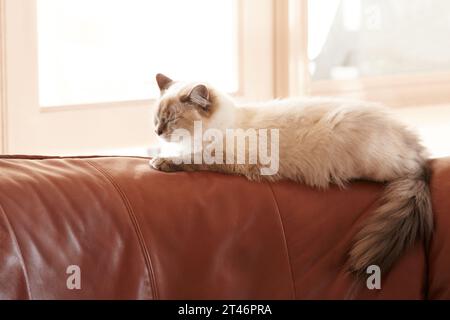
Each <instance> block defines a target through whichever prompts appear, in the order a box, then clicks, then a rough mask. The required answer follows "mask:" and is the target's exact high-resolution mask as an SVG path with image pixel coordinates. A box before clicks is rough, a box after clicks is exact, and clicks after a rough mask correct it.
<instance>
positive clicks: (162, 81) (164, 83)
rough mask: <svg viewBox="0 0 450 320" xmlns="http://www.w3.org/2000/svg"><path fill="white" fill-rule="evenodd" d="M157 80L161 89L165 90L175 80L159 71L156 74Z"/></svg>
mask: <svg viewBox="0 0 450 320" xmlns="http://www.w3.org/2000/svg"><path fill="white" fill-rule="evenodd" d="M156 82H157V83H158V87H159V90H161V91H164V90H166V89H167V88H168V87H169V86H170V84H171V83H172V82H173V80H172V79H170V78H169V77H168V76H165V75H163V74H162V73H158V74H157V75H156Z"/></svg>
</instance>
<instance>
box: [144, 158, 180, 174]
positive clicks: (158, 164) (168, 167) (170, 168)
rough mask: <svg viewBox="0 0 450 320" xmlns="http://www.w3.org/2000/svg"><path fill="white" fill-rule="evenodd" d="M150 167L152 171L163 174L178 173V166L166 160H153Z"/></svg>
mask: <svg viewBox="0 0 450 320" xmlns="http://www.w3.org/2000/svg"><path fill="white" fill-rule="evenodd" d="M149 163H150V167H152V168H153V169H156V170H159V171H164V172H175V171H180V168H179V166H177V165H176V164H175V163H173V161H172V160H170V159H167V158H153V159H151V160H150V162H149Z"/></svg>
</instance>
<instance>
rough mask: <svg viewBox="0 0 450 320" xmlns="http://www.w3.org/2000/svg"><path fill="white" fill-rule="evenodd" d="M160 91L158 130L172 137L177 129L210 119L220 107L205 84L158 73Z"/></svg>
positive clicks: (164, 135)
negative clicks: (188, 81)
mask: <svg viewBox="0 0 450 320" xmlns="http://www.w3.org/2000/svg"><path fill="white" fill-rule="evenodd" d="M156 82H157V84H158V87H159V89H160V91H161V96H160V98H159V99H158V101H157V105H156V109H155V114H154V125H155V133H156V134H157V135H158V136H160V137H161V138H163V139H164V140H170V137H171V134H172V133H173V132H174V131H175V130H176V129H186V130H188V131H189V132H191V133H192V132H193V130H194V121H202V122H203V123H204V122H207V121H208V120H210V119H211V118H212V116H213V114H214V113H215V111H216V109H217V105H218V103H217V98H216V96H215V94H214V93H213V92H212V90H211V88H209V87H208V86H207V85H205V84H201V83H181V82H176V81H173V80H172V79H170V78H169V77H167V76H165V75H163V74H157V75H156Z"/></svg>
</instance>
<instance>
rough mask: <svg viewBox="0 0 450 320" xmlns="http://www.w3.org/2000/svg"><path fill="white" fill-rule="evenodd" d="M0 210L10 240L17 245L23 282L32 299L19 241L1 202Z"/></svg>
mask: <svg viewBox="0 0 450 320" xmlns="http://www.w3.org/2000/svg"><path fill="white" fill-rule="evenodd" d="M0 211H1V212H2V213H3V216H4V217H5V221H6V227H7V229H8V231H9V232H10V234H11V237H12V241H13V242H14V244H15V245H16V247H17V253H18V256H19V260H20V263H21V265H22V271H23V275H24V277H25V284H26V286H27V294H28V297H29V299H30V300H33V297H32V295H31V287H30V280H29V277H28V269H27V267H26V265H25V260H24V259H23V254H22V249H21V247H20V244H19V241H18V240H17V236H16V233H15V231H14V229H13V227H12V224H11V222H10V221H9V218H8V215H7V214H6V211H5V209H4V208H3V206H2V205H1V204H0Z"/></svg>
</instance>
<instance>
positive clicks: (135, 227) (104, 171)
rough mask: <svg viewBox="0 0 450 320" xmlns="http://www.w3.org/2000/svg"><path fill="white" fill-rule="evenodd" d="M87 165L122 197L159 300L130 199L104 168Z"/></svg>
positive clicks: (154, 291)
mask: <svg viewBox="0 0 450 320" xmlns="http://www.w3.org/2000/svg"><path fill="white" fill-rule="evenodd" d="M87 163H89V164H90V165H91V166H92V167H93V168H95V169H96V170H97V171H98V172H99V173H100V174H101V175H103V176H104V177H105V178H106V179H107V180H108V181H109V182H110V183H111V184H112V185H113V187H114V188H115V190H116V191H117V193H118V194H119V195H120V197H121V199H122V202H123V204H124V205H125V208H126V210H127V212H128V217H129V218H130V220H131V224H132V225H133V227H134V231H135V233H136V236H137V238H138V243H139V246H140V248H141V253H142V254H143V257H144V261H145V265H146V268H147V274H148V277H149V281H150V286H151V287H152V289H153V292H152V293H153V296H154V298H155V299H156V300H157V299H158V289H157V285H156V280H155V277H154V271H153V265H152V259H151V256H150V253H149V251H148V248H147V245H146V244H145V241H144V238H143V235H142V231H141V229H140V227H139V223H138V220H137V218H136V215H135V214H134V211H133V209H132V207H131V205H130V201H129V199H128V197H127V196H126V195H125V193H124V192H123V191H122V189H121V188H120V186H119V185H118V183H117V182H116V181H115V179H114V178H113V177H112V176H111V175H110V174H109V173H108V172H107V170H104V169H103V168H100V167H99V166H97V164H95V163H93V162H91V161H87Z"/></svg>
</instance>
